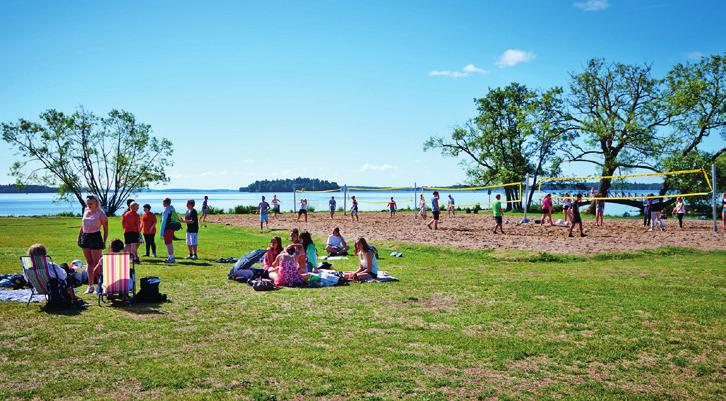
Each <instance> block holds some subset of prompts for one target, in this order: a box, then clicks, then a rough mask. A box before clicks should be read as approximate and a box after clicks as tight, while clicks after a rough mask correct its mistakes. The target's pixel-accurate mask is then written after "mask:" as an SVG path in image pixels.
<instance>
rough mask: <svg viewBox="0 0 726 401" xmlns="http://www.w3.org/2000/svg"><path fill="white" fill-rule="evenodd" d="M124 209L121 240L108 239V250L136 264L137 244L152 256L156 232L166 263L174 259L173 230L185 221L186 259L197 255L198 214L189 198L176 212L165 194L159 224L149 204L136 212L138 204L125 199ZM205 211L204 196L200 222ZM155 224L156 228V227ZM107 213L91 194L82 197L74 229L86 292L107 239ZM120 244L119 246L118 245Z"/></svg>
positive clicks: (92, 285) (154, 251)
mask: <svg viewBox="0 0 726 401" xmlns="http://www.w3.org/2000/svg"><path fill="white" fill-rule="evenodd" d="M126 205H127V209H126V211H124V213H123V215H122V217H121V226H122V229H123V241H122V240H121V239H119V238H114V239H113V240H112V241H111V248H110V251H111V252H122V251H123V252H128V253H129V254H130V255H131V258H132V259H133V260H134V262H135V263H136V264H140V263H141V260H140V259H139V246H140V245H141V244H142V243H145V244H146V253H145V255H144V256H146V257H148V256H150V255H153V257H156V241H155V237H156V234H157V232H158V233H159V236H160V237H161V238H162V239H163V241H164V245H165V246H166V250H167V258H166V262H167V263H174V262H176V258H175V256H174V243H173V240H174V233H175V232H176V231H178V230H180V229H181V228H182V224H185V225H186V245H187V248H188V250H189V256H187V259H191V260H196V259H197V249H198V233H199V222H200V218H199V215H198V213H197V210H196V209H195V208H194V207H195V205H196V202H195V201H194V199H189V200H188V201H187V203H186V208H187V210H186V212H185V214H184V215H183V216H179V215H178V214H177V212H176V210H175V209H174V206H172V204H171V199H169V198H165V199H164V200H163V201H162V206H163V207H164V211H163V212H162V215H161V224H160V225H158V221H157V217H156V215H155V214H154V213H152V212H151V205H149V204H145V205H143V213H142V214H141V215H139V213H138V211H139V207H140V206H139V204H138V203H137V202H136V201H135V200H133V199H129V200H128V201H127V203H126ZM207 211H208V197H206V196H205V197H204V202H203V204H202V220H201V221H202V222H204V221H206V216H207ZM157 225H158V229H157ZM108 236H109V230H108V217H106V214H105V213H104V212H103V210H102V209H101V203H100V202H99V200H98V198H96V197H95V196H94V195H89V196H87V197H86V208H85V209H84V211H83V216H82V219H81V227H80V230H79V232H78V246H79V247H81V249H82V250H83V256H84V258H85V259H86V263H87V266H88V289H87V290H86V294H90V293H93V292H94V290H95V288H94V282H95V279H96V276H97V275H98V273H99V272H100V267H101V256H102V254H103V251H104V249H105V248H106V245H105V244H106V241H107V240H108ZM119 244H120V247H119Z"/></svg>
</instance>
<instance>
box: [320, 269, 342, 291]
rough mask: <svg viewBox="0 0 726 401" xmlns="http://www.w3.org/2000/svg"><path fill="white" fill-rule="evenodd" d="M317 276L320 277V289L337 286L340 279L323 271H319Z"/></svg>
mask: <svg viewBox="0 0 726 401" xmlns="http://www.w3.org/2000/svg"><path fill="white" fill-rule="evenodd" d="M318 276H319V277H320V286H321V287H332V286H334V285H338V281H340V277H338V276H337V275H336V274H334V273H332V272H329V271H325V270H320V271H319V272H318Z"/></svg>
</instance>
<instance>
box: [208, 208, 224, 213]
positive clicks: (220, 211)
mask: <svg viewBox="0 0 726 401" xmlns="http://www.w3.org/2000/svg"><path fill="white" fill-rule="evenodd" d="M207 214H224V209H222V208H217V207H214V206H207Z"/></svg>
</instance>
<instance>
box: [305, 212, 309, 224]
mask: <svg viewBox="0 0 726 401" xmlns="http://www.w3.org/2000/svg"><path fill="white" fill-rule="evenodd" d="M305 222H306V223H307V222H308V212H307V211H305Z"/></svg>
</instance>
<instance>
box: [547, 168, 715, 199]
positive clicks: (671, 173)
mask: <svg viewBox="0 0 726 401" xmlns="http://www.w3.org/2000/svg"><path fill="white" fill-rule="evenodd" d="M698 173H703V177H704V178H705V179H706V183H707V184H708V188H709V189H710V190H711V191H713V185H711V181H710V180H709V179H708V174H706V170H703V169H698V170H678V171H666V172H663V173H643V174H624V175H593V176H588V177H545V178H541V179H540V180H539V186H538V188H537V192H538V193H539V196H540V198H542V183H543V182H545V181H585V180H594V179H600V178H631V177H661V176H668V175H679V174H698ZM709 194H710V192H694V193H688V194H675V195H673V194H671V195H650V196H648V195H634V196H616V197H587V198H585V197H583V198H582V199H583V200H587V201H592V200H631V199H659V198H674V197H676V196H680V197H687V196H704V195H709ZM552 198H553V199H568V198H569V199H575V198H574V197H572V196H570V197H564V196H553V197H552Z"/></svg>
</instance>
